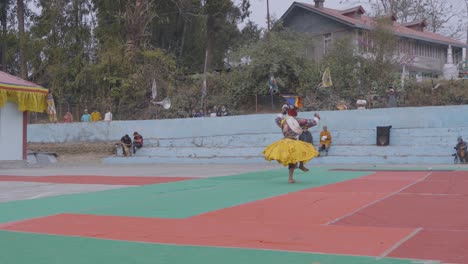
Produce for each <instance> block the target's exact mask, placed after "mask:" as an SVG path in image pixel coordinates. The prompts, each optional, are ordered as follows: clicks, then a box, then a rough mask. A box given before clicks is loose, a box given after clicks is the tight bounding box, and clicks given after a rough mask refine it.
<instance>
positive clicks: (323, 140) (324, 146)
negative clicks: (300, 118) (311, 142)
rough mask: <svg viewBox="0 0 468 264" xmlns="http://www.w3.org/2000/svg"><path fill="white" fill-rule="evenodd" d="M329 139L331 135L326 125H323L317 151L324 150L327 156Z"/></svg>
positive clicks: (330, 139)
mask: <svg viewBox="0 0 468 264" xmlns="http://www.w3.org/2000/svg"><path fill="white" fill-rule="evenodd" d="M331 141H332V137H331V134H330V132H329V131H328V128H327V126H323V131H322V132H320V145H319V152H322V151H325V156H328V150H329V149H330V144H331Z"/></svg>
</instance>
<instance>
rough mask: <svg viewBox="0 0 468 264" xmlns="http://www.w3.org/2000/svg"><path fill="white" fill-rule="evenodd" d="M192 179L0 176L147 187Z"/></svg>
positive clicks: (16, 179)
mask: <svg viewBox="0 0 468 264" xmlns="http://www.w3.org/2000/svg"><path fill="white" fill-rule="evenodd" d="M193 179H194V178H192V177H159V176H157V177H155V176H102V175H67V176H63V175H54V176H18V175H0V181H3V182H5V181H10V182H43V183H64V184H105V185H135V186H138V185H149V184H158V183H169V182H177V181H185V180H193Z"/></svg>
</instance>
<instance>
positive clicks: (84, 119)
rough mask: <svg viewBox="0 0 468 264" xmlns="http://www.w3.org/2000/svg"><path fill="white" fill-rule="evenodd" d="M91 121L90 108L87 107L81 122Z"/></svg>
mask: <svg viewBox="0 0 468 264" xmlns="http://www.w3.org/2000/svg"><path fill="white" fill-rule="evenodd" d="M90 121H91V115H90V114H89V113H88V109H85V110H84V113H83V115H82V116H81V122H90Z"/></svg>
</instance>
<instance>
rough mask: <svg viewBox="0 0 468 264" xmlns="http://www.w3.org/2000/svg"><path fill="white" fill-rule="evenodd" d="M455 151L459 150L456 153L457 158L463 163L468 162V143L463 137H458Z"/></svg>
mask: <svg viewBox="0 0 468 264" xmlns="http://www.w3.org/2000/svg"><path fill="white" fill-rule="evenodd" d="M454 149H455V151H456V152H457V153H456V154H454V155H455V157H456V158H458V160H459V161H460V162H461V163H466V152H467V149H468V143H466V142H465V141H464V140H463V138H462V137H458V138H457V145H456V146H455V147H454Z"/></svg>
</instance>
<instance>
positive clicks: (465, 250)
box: [335, 171, 468, 263]
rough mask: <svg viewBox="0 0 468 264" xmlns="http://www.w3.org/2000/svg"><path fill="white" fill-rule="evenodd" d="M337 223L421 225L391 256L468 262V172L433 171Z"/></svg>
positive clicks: (410, 226) (354, 224) (356, 224)
mask: <svg viewBox="0 0 468 264" xmlns="http://www.w3.org/2000/svg"><path fill="white" fill-rule="evenodd" d="M335 224H337V225H345V226H359V227H362V226H369V227H371V226H372V227H385V228H388V227H399V228H419V229H420V231H419V232H418V233H417V234H415V235H414V236H413V237H411V238H409V239H408V240H407V241H404V243H402V244H401V245H400V246H399V247H398V248H396V249H395V250H393V251H392V252H390V254H389V255H388V256H392V257H405V258H416V259H436V260H442V261H445V262H449V263H468V172H467V171H454V172H433V173H431V174H430V175H429V176H427V177H426V178H425V179H424V180H423V181H419V182H416V183H415V184H413V185H411V186H409V187H408V188H406V189H404V190H402V191H401V192H399V193H396V194H394V195H392V196H389V197H388V198H386V199H383V200H382V201H380V202H378V203H375V204H372V205H370V206H368V207H366V208H363V209H362V210H359V211H357V212H356V213H354V214H352V215H350V216H348V217H345V218H343V219H341V220H340V221H337V222H336V223H335Z"/></svg>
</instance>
